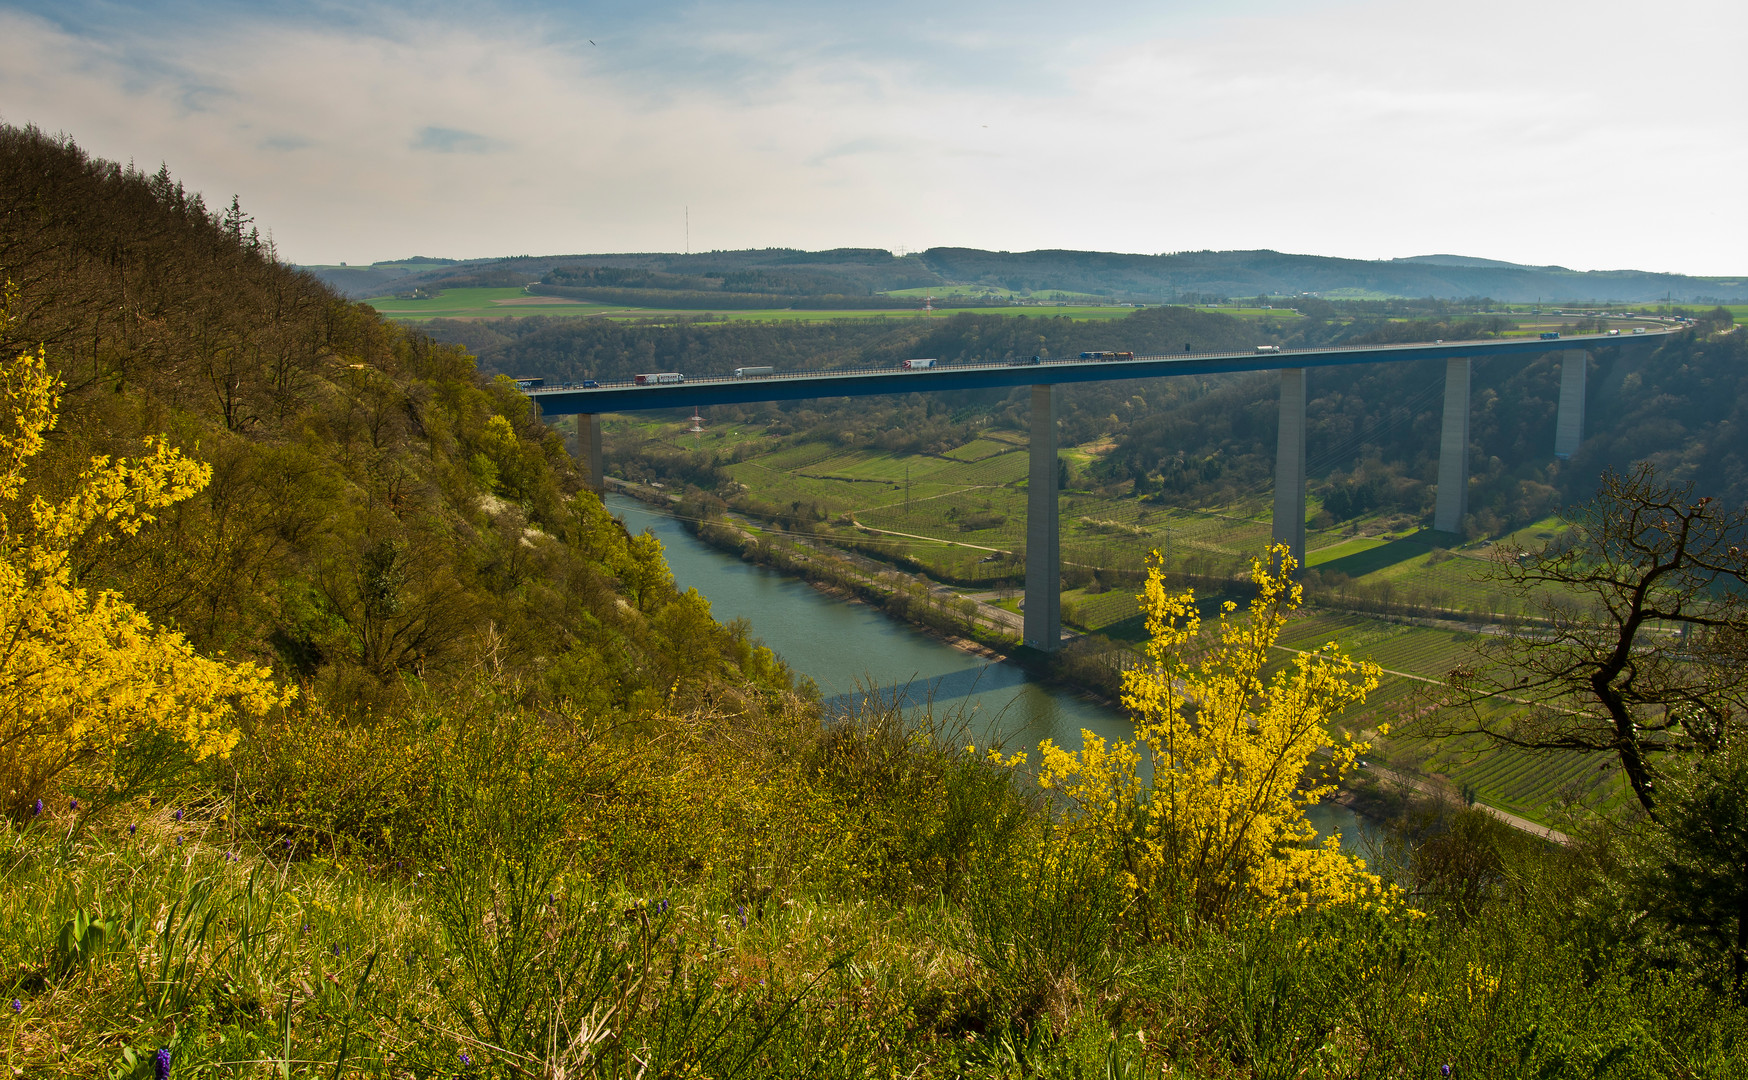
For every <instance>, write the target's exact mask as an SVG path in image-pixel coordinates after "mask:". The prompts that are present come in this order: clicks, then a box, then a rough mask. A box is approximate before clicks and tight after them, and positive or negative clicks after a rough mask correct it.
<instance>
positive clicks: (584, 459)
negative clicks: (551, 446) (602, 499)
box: [577, 413, 606, 495]
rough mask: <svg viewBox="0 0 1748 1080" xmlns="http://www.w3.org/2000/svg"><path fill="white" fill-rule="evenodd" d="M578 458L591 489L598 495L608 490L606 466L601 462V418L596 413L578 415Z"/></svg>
mask: <svg viewBox="0 0 1748 1080" xmlns="http://www.w3.org/2000/svg"><path fill="white" fill-rule="evenodd" d="M577 458H578V460H579V462H580V464H581V465H582V466H583V476H584V477H586V478H587V479H588V481H589V489H590V490H591V491H594V492H595V493H596V494H597V495H598V494H600V493H601V492H602V491H604V490H606V488H605V484H606V481H605V479H604V477H605V476H606V470H605V466H604V464H603V463H602V460H601V418H600V417H598V416H596V415H595V414H594V413H578V414H577Z"/></svg>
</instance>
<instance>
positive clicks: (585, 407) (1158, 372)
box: [527, 330, 1673, 416]
mask: <svg viewBox="0 0 1748 1080" xmlns="http://www.w3.org/2000/svg"><path fill="white" fill-rule="evenodd" d="M1672 332H1673V331H1668V330H1655V331H1649V332H1647V333H1645V334H1636V335H1633V336H1630V337H1628V336H1624V335H1616V336H1611V335H1607V334H1584V335H1580V336H1575V337H1561V338H1559V339H1557V340H1551V341H1548V340H1542V339H1539V338H1505V339H1497V340H1487V341H1445V342H1439V343H1437V344H1416V345H1367V346H1359V347H1347V348H1336V349H1282V350H1281V351H1280V352H1267V353H1258V352H1248V353H1234V352H1227V353H1182V354H1178V355H1175V356H1137V357H1136V358H1135V359H1133V360H1071V359H1062V360H1043V361H1040V362H1039V363H1036V364H1033V363H1029V362H1025V361H1019V360H994V361H980V362H966V363H952V364H948V363H937V364H936V365H935V366H934V367H932V368H929V369H926V370H922V371H901V370H898V369H896V368H894V367H883V368H857V369H852V370H847V371H797V372H778V373H776V374H772V375H756V376H750V377H747V378H739V379H737V378H735V377H734V376H732V375H687V376H686V381H685V382H682V383H671V384H662V385H653V386H637V385H633V384H632V383H629V382H623V383H604V384H602V385H601V386H600V387H598V388H587V389H585V388H581V387H570V386H567V387H550V388H548V387H538V388H535V389H533V390H529V391H527V394H528V396H529V397H530V398H531V399H533V400H534V401H535V402H536V403H537V404H538V405H539V406H540V411H541V413H542V414H544V415H547V416H570V415H575V414H578V413H607V412H636V411H640V410H644V409H676V408H696V407H702V406H706V405H739V404H745V403H748V402H755V401H799V400H803V399H806V398H827V397H874V396H877V395H881V394H928V393H939V392H941V391H945V390H984V389H1001V388H1011V387H1016V386H1061V385H1065V384H1069V383H1081V382H1108V381H1112V380H1117V379H1155V378H1171V377H1177V376H1184V375H1218V374H1227V373H1231V372H1242V371H1272V370H1276V369H1282V368H1317V367H1337V366H1342V365H1347V364H1392V363H1406V362H1409V361H1414V360H1430V359H1441V360H1442V359H1449V358H1451V357H1462V356H1467V357H1487V356H1523V357H1526V358H1528V357H1532V356H1539V355H1541V354H1542V353H1548V352H1560V351H1563V350H1566V349H1585V350H1589V349H1596V348H1599V347H1604V346H1611V345H1630V344H1641V343H1643V342H1645V341H1646V339H1647V338H1651V337H1653V336H1656V337H1661V336H1663V335H1665V334H1669V333H1672Z"/></svg>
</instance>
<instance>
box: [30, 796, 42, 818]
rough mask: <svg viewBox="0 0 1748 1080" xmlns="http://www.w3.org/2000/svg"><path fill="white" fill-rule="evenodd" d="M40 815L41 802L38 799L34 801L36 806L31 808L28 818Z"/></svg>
mask: <svg viewBox="0 0 1748 1080" xmlns="http://www.w3.org/2000/svg"><path fill="white" fill-rule="evenodd" d="M41 814H42V800H41V799H38V800H37V801H36V805H35V806H33V807H31V811H30V816H31V817H38V816H40V815H41Z"/></svg>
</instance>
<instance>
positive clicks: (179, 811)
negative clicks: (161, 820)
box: [170, 806, 182, 821]
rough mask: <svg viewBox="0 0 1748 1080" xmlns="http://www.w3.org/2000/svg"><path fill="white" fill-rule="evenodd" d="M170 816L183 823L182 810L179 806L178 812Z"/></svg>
mask: <svg viewBox="0 0 1748 1080" xmlns="http://www.w3.org/2000/svg"><path fill="white" fill-rule="evenodd" d="M170 816H171V817H173V818H175V819H176V820H177V821H181V820H182V808H181V807H180V806H178V807H177V808H176V812H175V813H174V814H171V815H170Z"/></svg>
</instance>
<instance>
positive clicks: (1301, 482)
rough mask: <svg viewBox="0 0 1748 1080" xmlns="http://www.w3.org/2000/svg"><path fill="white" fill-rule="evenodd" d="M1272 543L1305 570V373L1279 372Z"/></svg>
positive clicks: (1285, 369)
mask: <svg viewBox="0 0 1748 1080" xmlns="http://www.w3.org/2000/svg"><path fill="white" fill-rule="evenodd" d="M1274 542H1275V543H1277V544H1285V545H1287V547H1288V548H1289V549H1291V551H1292V552H1293V561H1294V562H1296V563H1298V564H1299V568H1300V569H1304V567H1305V369H1304V368H1283V369H1282V370H1281V426H1280V438H1279V441H1278V442H1277V443H1276V445H1275V512H1274Z"/></svg>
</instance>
